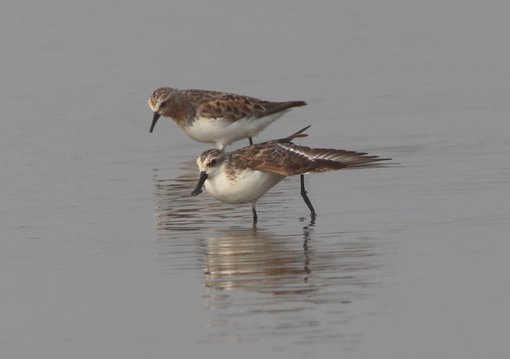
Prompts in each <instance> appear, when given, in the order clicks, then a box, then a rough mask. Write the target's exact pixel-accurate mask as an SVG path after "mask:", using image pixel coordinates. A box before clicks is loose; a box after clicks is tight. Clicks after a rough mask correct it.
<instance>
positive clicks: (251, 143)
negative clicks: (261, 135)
mask: <svg viewBox="0 0 510 359" xmlns="http://www.w3.org/2000/svg"><path fill="white" fill-rule="evenodd" d="M248 141H250V146H251V145H253V140H252V139H251V137H248Z"/></svg>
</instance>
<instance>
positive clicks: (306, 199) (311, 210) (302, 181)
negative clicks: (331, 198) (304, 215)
mask: <svg viewBox="0 0 510 359" xmlns="http://www.w3.org/2000/svg"><path fill="white" fill-rule="evenodd" d="M300 179H301V197H303V200H304V201H305V203H306V205H307V206H308V209H309V210H310V215H311V216H312V218H313V219H315V216H316V214H315V209H314V208H313V206H312V202H310V199H309V198H308V196H307V195H306V189H305V176H304V175H300Z"/></svg>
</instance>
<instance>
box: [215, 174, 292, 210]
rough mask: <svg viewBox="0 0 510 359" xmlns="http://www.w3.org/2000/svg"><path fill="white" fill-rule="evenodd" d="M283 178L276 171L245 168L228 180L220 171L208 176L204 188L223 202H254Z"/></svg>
mask: <svg viewBox="0 0 510 359" xmlns="http://www.w3.org/2000/svg"><path fill="white" fill-rule="evenodd" d="M283 178H284V176H281V175H279V174H276V173H268V172H261V171H252V170H245V171H243V172H241V173H240V174H239V176H238V177H236V178H235V179H234V180H230V179H229V178H228V177H227V176H226V175H224V173H220V174H219V175H217V176H212V177H209V178H208V179H207V181H205V188H206V190H207V192H208V193H210V194H211V195H212V196H213V197H214V198H216V199H218V200H220V201H222V202H225V203H230V204H240V203H254V202H255V201H257V200H258V199H259V198H260V197H262V196H263V195H264V193H266V192H267V191H268V190H270V189H271V188H272V187H273V186H274V185H276V184H277V183H278V182H280V181H281V180H282V179H283Z"/></svg>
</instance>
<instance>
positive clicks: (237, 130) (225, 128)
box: [184, 111, 287, 149]
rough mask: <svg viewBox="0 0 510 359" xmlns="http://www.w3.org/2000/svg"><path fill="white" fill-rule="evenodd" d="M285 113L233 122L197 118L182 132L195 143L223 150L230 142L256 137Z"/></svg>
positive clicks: (220, 119)
mask: <svg viewBox="0 0 510 359" xmlns="http://www.w3.org/2000/svg"><path fill="white" fill-rule="evenodd" d="M285 112H287V111H282V112H279V113H275V114H272V115H271V116H266V117H261V118H255V117H249V118H243V119H240V120H238V121H235V122H229V121H225V120H224V119H222V118H216V119H211V118H208V117H199V118H197V119H196V120H195V121H193V123H192V125H191V126H189V127H186V128H184V131H185V132H186V134H187V135H188V136H189V137H191V138H192V139H194V140H195V141H198V142H206V143H216V144H217V145H218V147H219V148H220V149H223V147H225V146H228V145H229V144H231V143H232V142H235V141H238V140H241V139H243V138H248V137H253V136H256V135H258V133H259V132H260V131H262V130H263V129H265V128H266V127H267V126H269V125H270V124H271V123H272V122H273V121H275V120H276V119H278V118H279V117H280V116H282V115H283V114H284V113H285Z"/></svg>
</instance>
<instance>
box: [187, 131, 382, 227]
mask: <svg viewBox="0 0 510 359" xmlns="http://www.w3.org/2000/svg"><path fill="white" fill-rule="evenodd" d="M308 127H310V126H308ZM308 127H306V128H304V129H302V130H301V131H298V132H296V133H294V134H293V135H291V136H289V137H287V138H283V139H279V140H274V141H268V142H264V143H260V144H256V145H252V146H247V147H243V148H240V149H238V150H235V151H233V152H230V153H225V152H222V151H220V150H218V149H211V150H207V151H205V152H203V153H202V154H201V155H200V156H199V157H198V159H197V164H198V167H199V169H200V179H199V181H198V184H197V187H196V188H195V190H194V191H193V192H192V193H191V194H192V195H194V196H196V195H198V194H200V193H201V192H202V187H203V186H204V185H205V188H206V190H207V192H208V193H210V194H211V195H212V196H213V197H215V198H216V199H219V200H220V201H223V202H225V203H231V204H241V203H251V205H252V213H253V223H254V224H255V223H256V222H257V212H256V210H255V203H256V202H257V200H258V199H259V198H260V197H262V196H263V195H264V194H265V193H266V192H267V191H268V190H269V189H271V188H272V187H273V186H274V185H276V184H277V183H278V182H280V181H281V180H282V179H283V178H285V177H287V176H294V175H303V174H305V173H318V172H327V171H335V170H341V169H356V168H375V167H384V166H385V165H387V163H384V162H383V161H388V160H390V159H389V158H380V157H378V156H373V155H368V154H366V153H364V152H354V151H345V150H337V149H327V148H311V147H306V146H299V145H296V144H294V143H293V142H292V140H293V139H294V138H296V137H304V136H306V135H305V134H303V132H304V131H305V130H306V129H307V128H308ZM301 195H302V197H303V199H304V201H305V203H306V204H307V206H308V208H309V209H310V212H311V215H312V220H313V219H314V218H315V210H314V209H313V206H312V204H311V202H310V199H309V198H308V196H307V194H306V191H305V190H304V187H302V191H301Z"/></svg>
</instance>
